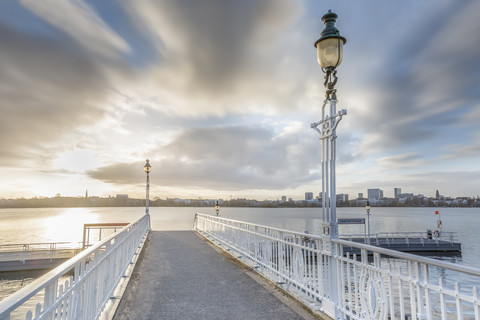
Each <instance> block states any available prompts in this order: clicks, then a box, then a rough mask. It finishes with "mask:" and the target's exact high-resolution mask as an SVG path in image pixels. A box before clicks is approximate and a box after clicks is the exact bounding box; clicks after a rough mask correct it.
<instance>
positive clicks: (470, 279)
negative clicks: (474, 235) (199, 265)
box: [194, 213, 480, 320]
mask: <svg viewBox="0 0 480 320" xmlns="http://www.w3.org/2000/svg"><path fill="white" fill-rule="evenodd" d="M194 229H195V230H196V231H198V232H199V233H200V234H202V235H203V236H205V237H207V238H208V239H210V240H211V241H213V242H214V243H215V244H217V245H218V246H219V247H221V248H222V249H224V250H227V251H229V252H230V253H231V254H232V255H234V256H236V257H239V259H241V260H242V261H243V262H244V263H246V264H248V265H250V266H251V267H253V268H255V270H256V271H257V272H259V273H260V274H262V275H263V276H265V277H266V278H268V279H270V280H271V281H273V282H276V283H277V284H278V285H279V286H281V287H282V288H283V289H284V290H285V291H287V292H289V293H290V294H292V295H294V296H295V297H296V298H297V299H298V300H300V301H302V302H303V303H304V304H305V305H306V306H308V307H309V308H310V309H312V310H313V311H315V312H323V313H326V314H327V315H329V316H330V317H332V318H334V319H351V320H361V319H388V318H390V319H393V318H395V319H406V318H408V317H411V318H412V319H427V320H434V319H447V318H448V319H450V318H452V316H454V315H457V317H458V319H463V318H469V319H470V318H471V319H473V317H472V316H473V315H474V319H480V299H478V297H480V294H479V292H478V288H477V287H476V286H475V284H478V283H480V281H479V280H480V269H477V268H474V267H469V266H465V265H460V264H454V263H450V262H446V261H440V260H435V259H431V258H427V257H423V256H417V255H413V254H410V253H404V252H398V251H394V250H390V249H386V248H380V247H377V246H372V245H367V244H362V243H357V242H351V241H347V240H342V239H330V238H329V237H328V236H318V235H313V234H306V233H302V232H295V231H290V230H284V229H278V228H270V227H267V226H263V225H256V224H252V223H248V222H242V221H237V220H232V219H225V218H222V217H216V216H211V215H205V214H200V213H198V214H196V216H195V219H194ZM352 247H353V248H356V252H359V254H352V253H350V251H351V249H349V248H352ZM344 249H345V250H344ZM447 274H448V281H446V280H445V279H447ZM452 277H453V278H452ZM457 317H455V318H457Z"/></svg>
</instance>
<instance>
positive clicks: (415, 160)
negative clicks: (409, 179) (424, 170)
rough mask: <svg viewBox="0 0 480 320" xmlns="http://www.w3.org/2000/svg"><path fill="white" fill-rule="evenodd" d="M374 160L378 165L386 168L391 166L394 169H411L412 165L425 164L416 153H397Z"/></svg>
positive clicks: (390, 168)
mask: <svg viewBox="0 0 480 320" xmlns="http://www.w3.org/2000/svg"><path fill="white" fill-rule="evenodd" d="M376 162H377V164H378V165H379V166H380V167H383V168H388V169H387V170H392V168H395V170H399V169H401V168H403V169H405V168H409V169H412V168H413V167H418V166H421V165H425V163H426V162H425V161H424V160H422V158H421V155H420V154H418V153H405V154H397V155H394V156H388V157H383V158H379V159H377V161H376ZM378 169H380V168H378Z"/></svg>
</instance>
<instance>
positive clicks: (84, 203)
mask: <svg viewBox="0 0 480 320" xmlns="http://www.w3.org/2000/svg"><path fill="white" fill-rule="evenodd" d="M217 201H219V205H220V206H222V207H264V208H302V207H319V206H321V203H320V202H318V201H317V202H307V201H286V202H282V201H279V200H263V201H259V200H252V199H230V200H211V199H159V198H155V199H152V200H150V201H149V205H150V206H151V207H213V206H215V204H216V202H217ZM365 203H366V199H355V200H349V201H337V204H336V205H337V207H364V206H365ZM370 205H371V206H380V207H469V208H471V207H480V201H479V199H475V198H462V200H461V201H454V202H451V201H446V200H436V199H425V200H423V201H420V200H415V199H413V200H412V201H405V202H399V201H397V200H394V199H390V200H389V201H383V200H382V201H379V202H377V203H370ZM144 206H145V199H132V198H128V197H108V198H100V197H60V196H57V197H52V198H31V199H25V198H19V199H0V208H49V207H65V208H71V207H144Z"/></svg>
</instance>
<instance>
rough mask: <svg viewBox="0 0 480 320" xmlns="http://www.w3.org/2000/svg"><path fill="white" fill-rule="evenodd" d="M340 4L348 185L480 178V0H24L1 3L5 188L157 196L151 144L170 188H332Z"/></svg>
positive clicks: (414, 185)
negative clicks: (327, 131) (318, 124)
mask: <svg viewBox="0 0 480 320" xmlns="http://www.w3.org/2000/svg"><path fill="white" fill-rule="evenodd" d="M53 7H55V10H52V8H53ZM328 9H332V10H333V11H335V12H337V13H338V15H339V19H338V23H337V25H338V27H339V29H340V30H341V33H342V34H344V35H345V36H346V37H347V39H348V40H347V44H346V46H345V50H344V53H345V57H344V61H343V63H342V65H341V66H340V67H339V73H338V74H339V77H340V78H339V82H338V95H339V99H340V105H339V108H347V109H348V115H347V116H346V117H344V119H343V120H342V122H341V124H340V125H339V128H338V132H337V135H338V140H337V141H338V150H337V155H338V161H337V164H338V165H337V171H338V175H337V177H338V183H337V188H338V189H337V191H338V192H339V193H350V194H351V196H356V194H357V192H365V190H366V189H367V188H376V187H379V188H383V189H385V191H386V192H385V194H386V195H387V196H388V195H392V194H393V187H402V189H403V190H404V191H405V192H415V193H424V194H426V195H433V193H434V191H435V190H436V189H440V190H441V192H442V194H445V195H452V196H455V195H476V194H478V193H480V190H478V185H479V182H480V178H479V176H480V168H479V167H478V160H479V156H480V151H479V150H480V147H479V142H478V141H479V139H478V138H479V137H480V127H479V125H478V123H479V121H480V112H479V111H478V110H479V108H478V106H479V102H478V101H479V97H480V89H479V87H478V83H479V82H480V51H479V50H478V48H477V43H476V42H475V41H473V40H472V39H474V35H472V32H474V30H478V29H480V20H479V19H478V18H477V17H476V13H477V12H480V4H479V3H478V1H473V0H472V1H468V0H467V1H463V2H461V3H458V2H454V1H446V2H442V3H438V2H436V1H433V0H430V1H426V2H418V1H413V0H411V1H404V2H402V3H398V4H397V3H388V2H385V3H378V1H362V2H356V1H346V2H342V3H337V2H334V1H327V2H326V3H324V2H322V3H319V2H317V1H310V0H303V1H298V2H292V1H287V0H281V1H278V0H268V1H261V2H259V1H254V0H246V1H234V0H228V1H215V0H202V1H193V2H192V1H186V0H160V1H150V0H136V1H129V0H124V1H102V2H98V1H91V0H76V1H56V0H48V1H47V0H46V1H33V0H23V1H20V2H2V3H1V4H0V42H1V43H2V45H1V46H0V97H1V99H0V111H1V117H0V143H1V146H2V148H1V149H0V174H1V175H2V177H4V183H3V184H2V185H1V186H0V198H1V197H10V196H36V195H46V196H52V195H54V194H56V193H57V192H60V193H62V194H66V195H79V194H84V192H85V189H87V188H88V189H89V193H90V194H98V195H102V196H104V195H109V194H115V193H128V194H129V195H131V196H142V195H143V187H144V178H145V177H144V172H143V171H142V166H143V162H144V159H146V158H149V159H150V160H151V163H152V181H154V183H153V182H152V192H151V194H152V196H153V197H161V198H164V197H167V196H185V197H197V196H203V197H220V196H222V197H224V196H225V195H235V196H252V197H259V198H264V197H268V198H278V197H280V196H281V195H287V196H289V197H294V198H301V197H303V194H304V192H307V191H312V192H315V193H318V192H319V191H320V188H321V184H320V181H319V179H320V178H321V176H320V173H321V168H320V161H321V157H320V142H319V141H318V135H317V133H316V132H314V131H313V130H311V129H310V123H311V122H315V121H318V120H320V119H319V118H320V117H321V110H320V107H321V105H322V103H323V100H324V88H323V74H322V73H321V70H320V68H319V66H318V65H317V63H316V51H315V48H314V47H313V43H314V41H315V40H316V39H317V38H318V36H319V34H320V32H321V30H322V29H323V23H322V21H321V16H322V15H323V14H324V13H326V12H327V11H328ZM372 12H374V16H375V18H374V19H373V18H372ZM452 177H457V180H458V179H464V180H462V183H461V184H456V185H452V184H451V183H449V179H452ZM390 189H392V190H390Z"/></svg>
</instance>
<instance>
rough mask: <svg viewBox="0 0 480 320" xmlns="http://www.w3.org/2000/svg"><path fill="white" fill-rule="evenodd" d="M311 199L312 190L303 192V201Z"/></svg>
mask: <svg viewBox="0 0 480 320" xmlns="http://www.w3.org/2000/svg"><path fill="white" fill-rule="evenodd" d="M308 200H313V192H305V201H308Z"/></svg>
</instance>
